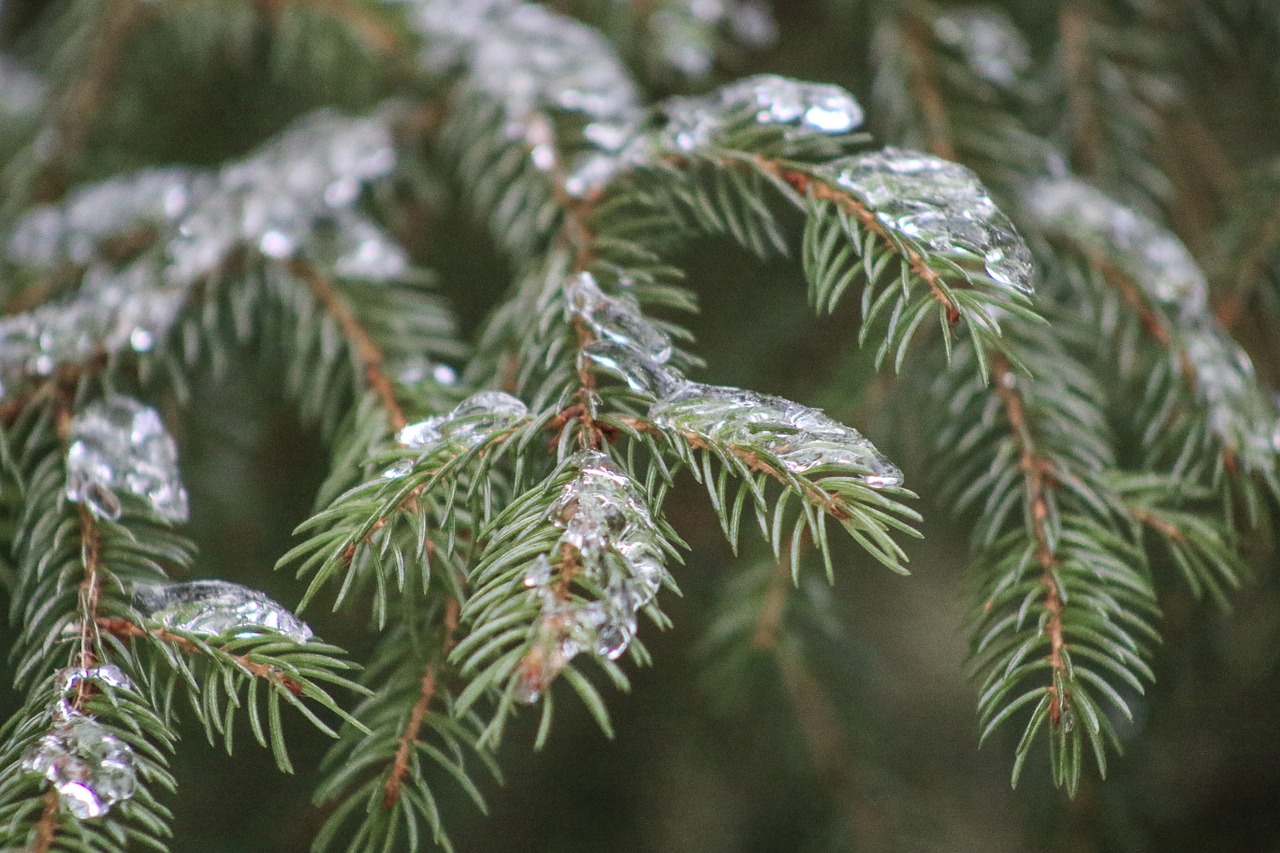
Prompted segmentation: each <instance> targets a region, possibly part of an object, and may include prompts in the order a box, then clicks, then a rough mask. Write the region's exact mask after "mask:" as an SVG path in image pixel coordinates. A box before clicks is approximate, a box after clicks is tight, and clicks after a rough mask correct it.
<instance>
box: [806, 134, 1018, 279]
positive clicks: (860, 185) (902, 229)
mask: <svg viewBox="0 0 1280 853" xmlns="http://www.w3.org/2000/svg"><path fill="white" fill-rule="evenodd" d="M830 168H831V170H832V172H833V174H834V175H835V178H836V182H837V183H838V184H839V185H840V186H842V187H844V188H845V189H848V190H852V191H853V192H854V193H855V194H857V195H858V196H859V197H860V198H861V199H862V200H863V201H865V202H866V203H867V205H868V206H870V207H871V208H872V209H873V210H874V212H875V214H876V218H877V219H879V220H880V222H881V223H883V224H884V225H885V226H887V227H888V228H890V229H892V230H893V231H895V232H897V233H898V234H900V235H903V236H905V237H909V238H910V239H912V240H914V241H916V242H918V243H921V244H923V245H925V246H927V247H928V248H930V249H932V250H933V251H935V252H942V253H947V254H952V255H959V256H960V259H962V260H963V259H967V258H969V257H972V258H974V259H976V260H977V261H979V262H981V263H982V264H983V265H984V267H985V269H986V273H987V275H988V276H990V278H991V279H992V280H993V281H996V282H998V283H999V284H1003V285H1005V286H1008V287H1013V288H1016V289H1017V290H1020V291H1022V292H1023V293H1028V294H1029V293H1031V292H1032V290H1033V281H1032V279H1033V274H1034V268H1033V267H1032V263H1031V252H1030V250H1029V249H1028V248H1027V245H1026V243H1025V242H1023V240H1022V237H1021V236H1020V235H1019V234H1018V232H1017V231H1016V230H1015V229H1014V227H1013V223H1012V222H1010V221H1009V218H1008V217H1007V216H1005V215H1004V214H1003V213H1002V212H1001V211H1000V210H999V208H997V207H996V204H995V202H994V201H992V199H991V196H990V195H989V194H988V193H987V190H986V188H985V187H984V186H983V185H982V182H981V181H979V180H978V177H977V176H976V175H975V174H974V173H973V172H972V171H970V170H969V169H967V168H966V167H964V166H961V165H960V164H958V163H952V162H950V161H948V160H943V159H942V158H940V157H934V156H933V155H931V154H922V153H920V152H918V151H908V150H904V149H900V148H885V149H883V150H882V151H872V152H868V153H866V154H859V155H856V156H854V157H847V158H844V159H842V160H837V161H835V162H834V163H832V164H830Z"/></svg>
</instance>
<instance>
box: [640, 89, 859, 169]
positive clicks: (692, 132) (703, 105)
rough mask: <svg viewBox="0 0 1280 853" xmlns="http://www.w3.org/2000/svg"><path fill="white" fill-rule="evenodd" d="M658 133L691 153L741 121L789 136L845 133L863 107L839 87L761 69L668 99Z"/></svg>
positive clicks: (663, 141) (664, 140) (661, 142)
mask: <svg viewBox="0 0 1280 853" xmlns="http://www.w3.org/2000/svg"><path fill="white" fill-rule="evenodd" d="M663 112H664V113H665V115H666V118H667V125H666V127H665V128H664V129H663V130H662V132H661V133H660V135H659V137H658V144H659V145H660V146H661V147H663V148H666V149H669V150H674V151H679V152H683V153H693V152H696V151H700V150H703V149H705V148H708V147H712V146H714V145H716V144H717V143H719V142H720V141H721V140H722V138H723V136H724V134H725V133H727V132H729V131H730V130H732V129H733V127H734V126H735V125H737V124H740V123H741V122H742V121H744V120H745V121H750V122H753V123H755V124H757V125H760V126H765V127H777V128H780V129H782V131H783V135H784V137H785V138H786V139H788V140H790V141H800V140H803V139H806V138H822V137H827V136H831V135H835V134H844V133H849V132H851V131H853V130H856V129H857V128H858V127H860V126H861V125H862V119H863V114H862V106H861V105H860V104H859V103H858V101H857V99H856V98H854V97H853V95H851V94H849V93H848V92H847V91H845V90H844V89H842V88H840V87H839V86H832V85H828V84H824V83H807V82H804V81H801V80H792V79H790V78H788V77H778V76H776V75H773V74H759V75H756V76H754V77H747V78H744V79H742V80H738V81H736V82H734V83H730V84H729V85H727V86H724V87H723V88H720V89H718V90H716V91H714V92H711V93H710V94H707V95H702V96H698V97H688V98H671V99H670V100H668V101H667V102H665V104H664V105H663Z"/></svg>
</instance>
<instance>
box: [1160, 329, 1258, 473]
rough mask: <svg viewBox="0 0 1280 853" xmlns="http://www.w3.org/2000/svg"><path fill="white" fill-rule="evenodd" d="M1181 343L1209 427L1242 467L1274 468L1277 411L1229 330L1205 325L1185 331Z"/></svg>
mask: <svg viewBox="0 0 1280 853" xmlns="http://www.w3.org/2000/svg"><path fill="white" fill-rule="evenodd" d="M1182 345H1183V347H1184V352H1185V354H1186V361H1187V365H1188V366H1189V368H1190V370H1191V372H1192V376H1193V378H1194V382H1195V391H1196V396H1197V397H1199V399H1200V401H1201V404H1202V405H1203V406H1204V407H1205V411H1206V414H1207V419H1208V424H1209V428H1210V429H1211V430H1212V431H1213V432H1214V434H1215V435H1217V436H1218V437H1219V438H1220V439H1221V440H1222V442H1223V444H1225V445H1226V446H1227V447H1229V448H1231V449H1232V450H1233V451H1234V452H1235V453H1236V454H1237V456H1238V457H1239V458H1240V460H1241V461H1242V462H1243V464H1244V468H1245V470H1248V471H1257V470H1267V471H1270V470H1273V469H1274V467H1275V458H1276V454H1277V453H1280V413H1278V412H1277V410H1276V407H1275V406H1273V405H1271V404H1269V402H1268V400H1267V399H1266V398H1265V397H1264V396H1263V395H1262V394H1261V392H1260V391H1259V389H1258V382H1257V376H1256V373H1255V371H1254V367H1253V362H1252V361H1250V360H1249V356H1248V354H1247V353H1246V352H1245V351H1244V349H1243V348H1242V347H1241V346H1240V345H1239V344H1237V343H1236V342H1235V341H1234V340H1233V339H1232V338H1231V336H1230V335H1229V334H1227V333H1226V332H1224V331H1222V330H1221V329H1218V328H1216V327H1213V326H1208V325H1200V326H1195V327H1192V328H1190V329H1185V330H1183V332H1182Z"/></svg>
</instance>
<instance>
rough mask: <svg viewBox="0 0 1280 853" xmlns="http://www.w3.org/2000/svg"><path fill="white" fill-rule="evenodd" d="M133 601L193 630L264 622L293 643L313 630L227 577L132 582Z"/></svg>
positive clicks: (239, 631)
mask: <svg viewBox="0 0 1280 853" xmlns="http://www.w3.org/2000/svg"><path fill="white" fill-rule="evenodd" d="M133 605H134V607H136V608H137V609H138V610H139V611H140V612H141V613H142V614H143V615H144V616H145V617H146V618H147V619H149V620H151V621H154V622H158V623H159V624H161V625H164V626H166V627H169V628H177V629H179V630H181V631H188V632H190V633H192V634H201V635H206V636H215V635H218V634H226V633H230V634H231V635H232V636H236V637H243V636H247V635H252V634H260V633H262V630H261V629H263V628H268V629H271V630H273V631H278V632H280V633H281V634H284V635H285V636H286V637H288V638H290V639H291V640H293V641H294V642H298V643H305V642H306V641H307V640H309V639H311V636H312V634H311V628H310V627H309V626H308V625H307V624H306V623H305V622H303V621H302V620H300V619H299V618H298V617H297V616H294V615H293V611H291V610H289V609H288V608H287V607H284V606H283V605H281V604H279V603H278V602H276V601H274V600H273V599H271V598H268V597H267V596H266V595H264V594H263V593H261V592H258V591H257V590H256V589H250V588H249V587H247V586H241V585H240V584H238V583H231V582H229V581H221V580H199V581H183V582H179V583H167V584H151V585H146V586H136V587H134V589H133Z"/></svg>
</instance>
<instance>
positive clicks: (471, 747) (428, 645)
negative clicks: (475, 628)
mask: <svg viewBox="0 0 1280 853" xmlns="http://www.w3.org/2000/svg"><path fill="white" fill-rule="evenodd" d="M415 606H416V604H415ZM429 606H431V605H429ZM441 611H443V614H442V615H441ZM457 618H458V605H457V602H456V600H454V599H446V600H445V602H444V604H443V605H442V606H441V605H440V604H439V602H438V600H436V602H435V604H434V612H432V613H431V615H430V617H429V619H428V620H427V622H426V623H424V624H427V625H429V626H430V627H429V628H428V629H427V630H425V631H420V629H418V628H417V627H416V626H415V624H414V623H408V624H407V623H405V622H403V621H401V622H398V623H397V625H396V627H395V628H393V629H392V631H391V632H389V633H388V634H387V635H386V636H385V637H384V638H383V640H382V642H381V643H380V644H379V646H378V648H377V650H376V651H375V653H374V661H373V664H372V666H371V667H370V668H369V670H368V672H367V675H366V681H367V682H368V683H375V682H376V683H377V684H378V687H377V688H376V690H375V691H374V693H373V694H372V695H371V696H370V698H369V699H367V700H366V701H365V702H364V703H362V705H361V706H360V707H359V708H357V709H356V712H355V713H356V716H357V718H358V719H360V720H362V721H363V722H364V724H365V725H366V726H367V729H363V730H361V731H357V730H356V729H354V728H353V727H351V726H347V727H344V728H343V730H342V732H341V736H340V739H339V741H338V742H337V743H336V744H335V745H334V748H333V749H332V750H331V751H330V753H329V755H328V756H326V758H325V761H324V764H323V766H322V769H323V770H324V772H325V773H326V778H325V780H324V782H323V783H322V784H321V786H320V787H319V788H318V789H317V791H316V801H317V802H319V803H336V804H337V808H336V809H335V810H334V811H333V813H332V815H331V816H330V817H329V819H328V820H327V821H326V823H325V826H324V828H323V829H322V830H321V832H320V835H319V836H318V837H317V839H316V843H315V845H314V847H315V849H316V850H321V849H328V848H336V847H337V845H338V843H339V842H338V839H339V837H340V832H341V831H342V829H343V827H344V826H346V825H347V824H348V822H349V821H352V820H356V821H358V827H357V828H356V829H355V831H354V834H353V835H352V836H351V838H350V839H349V840H348V846H347V847H344V848H343V849H347V850H360V851H374V850H383V849H387V848H388V846H390V845H393V844H396V843H405V844H407V845H408V849H409V850H417V849H419V846H420V839H419V835H418V829H417V824H418V823H419V822H420V821H421V822H425V823H426V824H427V825H428V826H430V827H431V830H432V837H433V839H434V841H435V842H436V843H437V844H438V845H440V846H442V847H444V848H445V849H451V848H450V845H449V841H448V837H447V836H446V835H445V833H444V830H443V826H442V819H441V815H440V812H439V809H438V807H437V804H436V800H435V794H434V793H433V787H434V783H433V781H432V780H430V779H429V778H428V776H427V775H426V769H427V766H428V765H435V766H436V767H438V768H439V769H440V770H442V771H444V772H445V773H446V774H447V776H448V777H449V778H450V779H451V780H452V781H453V782H454V783H456V784H457V785H459V786H460V787H461V788H462V789H463V790H464V791H465V792H466V793H467V795H468V796H469V797H470V798H471V799H472V800H473V801H474V802H475V803H476V805H477V806H479V807H480V808H481V809H482V810H483V809H484V801H483V799H482V798H481V797H480V793H479V791H478V790H477V788H476V787H475V785H474V784H473V783H472V781H471V780H470V778H469V776H468V771H467V768H466V766H465V758H466V754H467V753H470V754H472V755H474V756H475V757H476V758H478V759H479V760H480V761H481V762H482V763H483V764H484V765H486V767H487V768H488V769H489V770H490V771H491V772H492V773H493V774H494V775H495V776H497V769H496V766H495V765H494V763H493V760H492V758H491V757H490V756H489V755H488V754H487V753H486V752H485V751H484V750H483V748H482V747H480V746H479V745H478V740H477V739H478V737H479V725H478V722H477V721H476V719H475V718H474V717H473V716H467V715H463V714H459V713H457V712H456V709H455V707H454V704H453V698H452V695H451V693H450V691H449V690H448V689H447V685H446V679H445V676H446V675H447V672H446V670H447V664H446V663H445V660H446V658H447V655H448V649H449V647H451V646H452V644H453V642H454V637H455V633H456V631H457V628H458V626H457ZM361 805H363V806H364V808H363V810H362V811H359V809H360V806H361ZM402 831H403V832H404V834H405V835H404V838H405V840H404V842H401V841H400V839H401V832H402Z"/></svg>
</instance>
